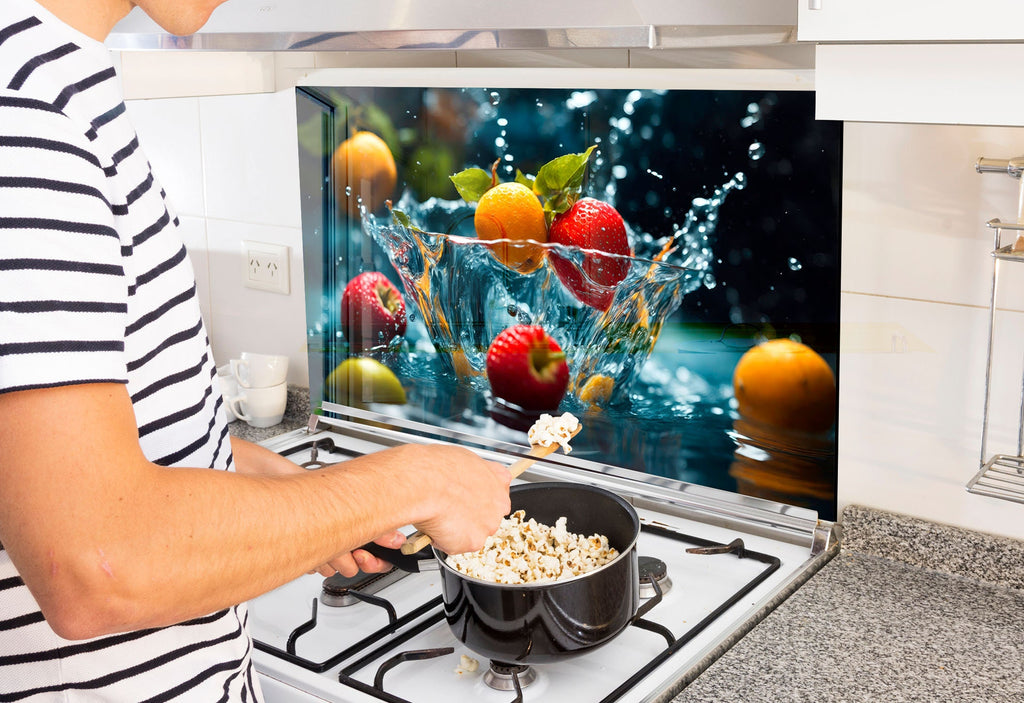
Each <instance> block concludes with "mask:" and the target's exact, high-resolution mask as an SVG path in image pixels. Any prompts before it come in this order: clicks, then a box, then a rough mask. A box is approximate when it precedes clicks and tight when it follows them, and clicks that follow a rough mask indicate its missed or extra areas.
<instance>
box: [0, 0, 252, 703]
mask: <svg viewBox="0 0 1024 703" xmlns="http://www.w3.org/2000/svg"><path fill="white" fill-rule="evenodd" d="M215 377H216V368H215V364H214V361H213V358H212V355H211V353H210V346H209V341H208V339H207V337H206V333H205V330H204V328H203V323H202V319H201V317H200V312H199V304H198V300H197V297H196V284H195V277H194V275H193V271H192V267H191V264H190V262H189V259H188V257H187V256H186V252H185V248H184V246H183V244H182V241H181V237H180V235H179V233H178V220H177V218H176V217H175V215H174V213H173V211H172V210H171V209H170V207H169V205H168V204H167V202H166V200H165V197H164V192H163V190H162V189H161V188H160V186H159V184H158V183H157V181H156V180H155V179H154V178H153V174H152V172H151V170H150V165H149V162H148V161H147V159H146V157H145V155H144V154H143V152H142V151H141V149H140V148H139V144H138V139H137V137H136V134H135V130H134V128H133V127H132V125H131V123H130V122H129V119H128V117H127V115H126V114H125V105H124V102H123V98H122V96H121V89H120V85H119V80H118V77H117V76H116V75H115V72H114V68H113V65H112V62H111V58H110V54H109V52H108V51H107V50H106V48H105V47H104V46H103V45H102V44H101V43H99V42H97V41H94V40H92V39H90V38H89V37H87V36H85V35H84V34H82V33H80V32H78V31H76V30H74V29H72V28H70V27H69V26H67V25H66V24H64V23H63V22H61V21H60V20H58V19H57V18H56V17H54V16H53V15H52V14H50V13H49V12H47V11H46V10H45V9H43V8H42V7H41V6H39V5H37V4H36V3H35V2H33V0H2V1H0V393H7V392H13V391H19V390H29V389H40V388H48V387H55V386H63V385H68V384H79V383H99V382H116V383H124V384H126V387H127V389H128V393H129V395H130V397H131V401H132V404H133V406H134V410H135V416H136V419H137V422H138V430H139V442H140V444H141V446H142V450H143V452H144V453H145V455H146V456H147V457H148V458H149V460H150V461H152V462H154V463H156V464H160V465H163V466H191V467H210V468H212V469H220V470H229V469H231V468H232V465H231V452H230V441H229V437H228V430H227V421H226V420H227V418H226V415H225V413H224V411H223V410H222V408H221V403H222V401H221V397H220V393H219V391H218V390H217V389H216V384H214V383H213V381H215V380H216V379H215ZM2 480H3V467H0V481H2ZM167 587H168V588H172V589H173V588H174V584H167ZM245 620H246V610H245V608H244V607H242V606H239V607H234V608H229V609H227V610H224V611H221V612H218V613H212V614H210V615H208V616H206V617H201V618H197V619H195V620H192V621H189V622H185V623H181V624H179V625H175V626H172V627H166V628H157V629H151V630H145V631H138V632H130V633H126V634H118V635H114V636H107V637H100V638H96V639H92V640H86V641H76V642H72V641H67V640H64V639H62V638H60V637H58V636H57V635H56V634H54V632H53V631H52V630H51V629H50V627H49V626H48V625H47V623H46V622H45V620H44V619H43V616H42V614H41V612H40V610H39V607H38V605H37V604H36V602H35V600H34V599H33V597H32V595H31V594H30V593H29V591H28V589H27V588H26V587H25V585H24V583H23V582H22V580H21V578H20V576H19V575H18V572H17V570H16V569H15V567H14V565H13V564H12V563H11V560H10V559H9V558H8V555H7V552H5V551H3V550H2V548H0V703H4V702H5V701H29V702H31V703H40V702H42V701H65V702H68V701H108V700H109V701H126V702H131V703H140V702H141V701H167V700H185V701H204V702H205V701H227V700H231V701H255V700H258V699H259V696H258V693H257V691H258V688H257V683H256V681H255V674H254V672H253V667H252V660H251V652H252V644H251V639H250V637H249V634H248V630H247V627H246V622H245Z"/></svg>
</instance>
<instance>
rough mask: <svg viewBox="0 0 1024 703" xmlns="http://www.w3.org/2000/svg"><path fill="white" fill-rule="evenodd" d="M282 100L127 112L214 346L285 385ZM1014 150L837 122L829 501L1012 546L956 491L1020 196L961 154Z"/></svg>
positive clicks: (975, 454)
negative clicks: (267, 252) (834, 446)
mask: <svg viewBox="0 0 1024 703" xmlns="http://www.w3.org/2000/svg"><path fill="white" fill-rule="evenodd" d="M281 68H288V67H281ZM296 70H298V69H296ZM293 101H294V98H293V93H292V91H291V90H290V89H286V90H281V91H278V92H271V93H262V94H252V95H233V96H219V97H202V98H180V99H169V100H155V101H150V102H145V101H139V102H135V101H133V103H132V104H131V106H130V109H131V112H132V116H133V118H135V119H136V121H137V123H138V127H139V132H140V135H141V136H142V138H143V140H144V142H145V144H146V145H147V148H148V150H149V153H150V154H151V160H152V161H153V163H154V167H155V168H156V169H157V174H158V176H160V177H161V178H163V180H164V182H165V183H166V184H167V187H168V190H169V191H172V193H171V194H172V197H174V198H176V199H179V201H180V202H181V203H182V205H181V206H180V208H181V210H182V212H183V213H184V214H185V215H187V217H183V222H184V223H185V224H186V229H187V239H188V241H189V248H190V253H191V255H192V258H193V262H194V264H195V265H196V268H197V273H198V275H199V278H200V286H201V287H203V288H204V289H205V296H206V302H205V303H204V305H206V306H208V310H204V312H205V313H206V314H208V318H207V319H208V321H209V322H210V326H211V339H212V341H213V345H214V353H215V355H216V356H217V357H218V359H219V360H226V359H228V358H230V357H231V356H234V355H237V354H238V353H239V352H240V351H242V350H243V349H252V350H260V351H269V352H275V353H284V354H288V356H289V357H290V359H291V360H292V364H291V367H292V368H291V371H290V373H289V381H291V382H293V383H304V382H307V381H308V370H307V367H306V357H305V350H304V339H305V337H304V327H305V324H304V310H303V291H302V276H301V273H300V272H301V268H300V265H301V259H300V257H301V236H300V229H299V227H300V222H299V210H298V193H297V182H298V178H297V159H296V155H295V142H294V140H295V136H294V129H295V124H294V102H293ZM197 114H198V116H197ZM197 121H198V124H197ZM197 142H198V145H197ZM1022 153H1024V129H1022V128H989V127H972V126H962V125H956V126H954V125H909V124H882V123H849V124H847V127H846V143H845V150H844V158H845V168H844V195H843V197H844V222H843V227H844V231H843V280H842V287H843V291H844V292H843V295H842V315H843V325H844V326H843V340H842V354H841V358H840V374H839V379H840V421H839V422H840V424H839V436H840V448H839V500H840V504H841V506H842V505H845V504H847V503H860V504H865V505H870V506H875V507H879V508H884V509H889V510H894V511H897V512H903V513H908V514H912V515H917V516H921V517H925V518H928V519H932V520H937V521H940V522H946V523H951V524H955V525H960V526H963V527H970V528H974V529H981V530H985V531H988V532H992V533H996V534H1003V535H1009V536H1013V537H1018V538H1024V506H1020V505H1016V504H1013V503H1009V502H1007V501H1001V500H998V499H993V498H986V497H982V496H976V495H972V494H968V493H967V492H966V490H965V488H964V486H965V484H966V482H967V481H968V480H969V479H970V478H971V476H972V475H973V474H974V473H975V471H976V470H977V468H978V465H979V460H980V436H981V416H982V399H983V393H984V368H985V350H986V344H985V342H986V337H987V315H988V297H989V292H990V282H991V270H992V269H991V258H990V257H989V256H988V253H989V251H990V249H991V245H992V233H991V232H990V231H989V230H988V229H986V228H985V225H984V223H985V222H986V221H987V220H989V219H991V218H994V217H1000V218H1003V219H1010V220H1012V219H1014V218H1015V217H1016V215H1017V194H1018V191H1017V188H1018V184H1017V183H1016V182H1015V181H1013V180H1012V179H1010V178H1008V177H1006V176H994V175H986V176H981V175H978V174H976V173H975V172H974V168H973V164H974V161H975V159H976V158H977V157H979V156H991V157H1010V156H1016V155H1018V154H1022ZM197 154H198V156H197ZM200 183H201V184H202V185H201V186H199V185H198V184H200ZM178 190H180V191H182V192H181V193H178V192H177V191H178ZM192 210H196V212H192ZM242 239H255V240H258V241H267V242H273V243H280V244H284V245H286V246H289V247H291V254H292V258H291V264H292V292H291V295H289V296H281V295H276V294H273V293H267V292H263V291H255V290H250V289H246V288H244V287H243V286H242V284H241V273H240V271H241V262H240V242H241V240H242ZM204 242H205V247H204ZM204 269H205V270H206V271H208V274H207V278H206V279H205V280H204V279H203V276H202V273H201V271H202V270H204ZM1016 273H1017V272H1015V271H1006V272H1004V274H1005V275H1004V276H1003V283H1005V284H1006V285H1005V286H1004V287H1001V288H1000V301H1001V307H1003V308H1005V310H1006V311H1005V312H1004V313H1002V314H1001V315H1000V322H999V325H997V331H999V333H1000V336H999V340H998V342H997V345H996V348H997V351H998V357H997V363H996V368H997V370H998V373H997V376H996V386H997V390H996V392H995V393H994V400H993V408H994V413H993V423H992V437H993V443H994V444H996V445H1000V446H998V447H997V448H998V449H999V450H1000V451H1005V450H1007V448H1008V450H1009V451H1015V449H1014V446H1013V445H1014V443H1015V437H1016V434H1015V433H1016V419H1017V416H1016V413H1017V402H1018V393H1019V388H1020V385H1021V369H1020V368H1019V367H1020V359H1022V358H1024V354H1022V351H1024V265H1022V266H1021V271H1020V272H1019V275H1016ZM1018 301H1021V302H1018ZM1014 360H1016V361H1014Z"/></svg>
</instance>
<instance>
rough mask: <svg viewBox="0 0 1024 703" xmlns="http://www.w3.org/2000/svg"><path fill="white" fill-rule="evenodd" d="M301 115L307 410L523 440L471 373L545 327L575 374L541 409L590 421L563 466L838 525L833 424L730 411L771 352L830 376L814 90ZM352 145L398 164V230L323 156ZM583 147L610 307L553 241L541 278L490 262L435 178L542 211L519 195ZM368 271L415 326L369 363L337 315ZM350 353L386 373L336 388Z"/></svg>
mask: <svg viewBox="0 0 1024 703" xmlns="http://www.w3.org/2000/svg"><path fill="white" fill-rule="evenodd" d="M296 100H297V115H298V125H297V128H298V141H299V154H300V181H301V189H302V225H303V257H304V263H305V276H306V281H305V283H306V285H305V290H306V309H307V343H308V346H309V361H310V389H311V396H312V398H313V399H314V400H313V403H314V407H316V406H317V405H318V402H319V401H327V402H330V403H336V404H342V405H346V404H350V405H354V406H356V407H360V408H361V409H363V410H366V409H369V410H371V411H373V412H375V413H378V414H380V415H381V416H382V419H389V418H390V419H393V420H394V421H395V422H396V423H398V424H402V423H406V425H405V426H406V427H408V426H409V425H408V424H407V423H411V422H415V423H422V424H421V425H420V426H421V427H423V426H426V427H434V428H439V430H440V431H441V432H442V433H443V432H445V431H452V432H459V433H463V436H473V437H480V438H484V440H485V441H499V442H509V443H512V444H516V445H522V444H523V443H524V440H525V435H524V432H523V429H524V428H525V427H528V426H529V424H530V418H531V417H532V415H531V414H530V413H520V412H518V411H517V410H516V409H515V408H514V407H513V408H512V410H511V412H509V407H508V406H509V403H505V402H499V401H496V399H495V394H494V393H493V389H492V387H491V380H490V379H489V378H488V375H487V372H486V369H485V361H484V360H485V358H486V356H487V352H488V351H489V347H490V344H491V343H492V342H493V339H494V337H495V336H496V335H497V333H498V332H500V331H501V330H502V329H504V328H506V327H510V326H514V325H519V324H535V325H540V326H541V327H543V328H544V329H545V331H546V332H548V333H549V334H550V335H551V336H552V337H553V338H554V339H555V340H556V341H557V342H558V343H559V344H560V346H562V347H563V349H564V350H565V351H566V353H567V356H568V362H569V376H570V382H569V387H568V388H567V390H566V392H565V394H564V396H563V398H562V401H561V403H560V405H559V406H558V407H557V409H556V408H551V411H552V412H561V411H571V412H573V413H574V414H576V415H577V416H578V417H580V418H581V419H582V421H583V424H584V431H583V432H582V433H581V434H580V436H579V437H578V438H577V440H576V441H575V442H574V445H573V452H572V455H571V458H576V459H578V460H579V461H580V462H581V464H587V465H602V466H611V467H616V468H622V469H627V470H631V471H640V472H643V473H646V474H651V475H657V476H665V477H667V478H672V479H676V480H682V481H685V482H689V483H696V484H701V485H707V486H711V487H714V488H723V489H726V490H730V491H736V492H740V493H747V494H751V495H758V496H761V497H766V498H769V499H772V500H777V501H780V502H784V503H789V504H795V505H803V506H806V507H810V508H813V509H815V510H817V511H818V512H819V514H820V515H821V517H823V518H826V519H833V518H834V517H835V475H836V442H837V437H836V432H835V414H836V412H835V405H834V404H833V405H831V406H828V405H827V404H826V405H824V406H819V407H824V408H825V409H826V410H825V411H824V414H825V415H826V417H824V419H823V420H822V419H821V418H817V419H816V421H814V422H812V423H811V424H812V425H813V427H812V429H811V430H808V429H806V427H803V426H799V425H800V423H799V422H797V423H796V426H794V425H793V423H791V422H788V421H786V420H784V419H783V420H779V421H778V422H774V421H768V422H764V421H763V417H762V419H760V420H758V419H753V418H750V417H747V416H745V415H744V414H741V413H740V412H739V408H738V404H737V399H736V397H735V392H734V384H733V373H734V370H735V368H736V365H737V363H738V362H739V360H740V359H741V358H742V357H743V356H744V354H745V353H746V352H747V351H748V350H749V349H751V348H752V347H754V346H756V345H757V344H759V343H760V342H762V341H764V340H766V339H776V338H791V339H794V340H797V341H800V342H801V343H803V344H805V345H807V346H809V347H810V348H811V349H813V350H814V352H815V354H816V355H817V356H819V357H820V358H821V360H822V361H823V363H824V364H827V366H828V369H829V371H830V373H831V374H832V375H833V376H836V375H837V374H838V368H837V366H838V364H837V353H838V337H839V250H840V231H839V222H840V217H839V206H840V190H841V184H840V180H841V178H840V174H841V163H840V161H841V125H840V124H838V123H834V122H823V121H817V120H815V119H814V97H813V93H811V92H807V91H792V90H790V91H768V90H623V89H601V88H587V89H572V90H570V89H552V88H545V89H540V88H525V87H520V88H481V87H466V88H451V87H406V86H401V87H398V86H385V85H378V86H319V87H315V88H313V87H310V88H299V89H298V90H297V96H296ZM360 131H369V132H373V133H374V134H376V135H378V136H379V137H380V138H381V141H382V142H383V143H384V144H385V145H386V148H387V150H388V151H389V152H390V154H391V155H392V156H393V158H394V162H395V167H394V168H395V175H396V178H395V182H394V186H393V187H391V185H390V183H389V182H388V181H387V179H386V178H385V179H384V186H383V188H384V189H385V190H386V193H385V194H384V195H386V197H387V199H388V200H389V201H390V204H391V207H392V208H394V212H392V211H390V210H389V209H388V205H386V204H384V202H383V198H377V197H376V196H373V195H372V194H371V193H370V191H369V190H367V189H366V182H367V180H368V179H369V178H370V177H369V176H363V177H362V180H359V179H356V180H353V181H351V182H347V181H345V178H346V176H345V175H344V174H342V173H341V166H339V161H338V160H337V159H335V158H334V155H335V152H336V150H337V149H338V148H339V146H340V145H342V144H343V143H345V142H346V140H349V139H350V138H351V137H352V136H353V135H354V134H356V133H357V132H360ZM590 147H594V151H593V152H592V153H591V154H590V156H589V158H586V159H584V160H583V161H585V163H586V168H585V171H584V172H583V177H582V179H581V182H580V184H579V189H578V192H573V194H572V195H573V196H585V197H592V198H594V199H596V200H600V201H603V202H605V203H607V204H609V205H612V206H614V208H615V209H616V210H617V211H618V212H619V213H620V214H621V216H622V218H623V220H624V222H625V225H626V228H627V230H628V234H629V239H630V245H631V250H632V253H633V256H632V257H631V258H630V259H629V260H628V266H626V267H625V268H628V273H627V274H626V277H625V278H624V279H623V280H622V281H621V282H619V283H618V285H611V286H609V288H610V289H611V293H610V294H609V296H610V297H611V298H612V300H611V302H610V304H609V308H608V311H607V312H605V311H603V310H602V309H601V306H600V305H595V304H593V301H591V302H590V303H588V302H587V301H586V300H585V299H584V300H583V301H581V299H580V298H581V296H579V295H578V292H579V289H578V284H576V287H575V289H574V284H573V283H572V282H571V281H569V283H568V284H567V283H566V280H565V275H564V268H563V270H561V271H560V270H559V269H558V267H557V266H556V265H554V264H553V263H552V262H553V261H555V260H557V259H558V258H559V256H562V257H563V259H571V258H572V257H573V256H576V257H577V258H576V261H577V263H578V264H579V268H580V269H584V270H586V269H587V263H586V254H585V253H580V252H575V251H567V250H563V249H558V248H557V247H553V246H551V245H548V247H547V249H546V250H545V251H544V252H543V254H542V255H541V257H540V258H541V262H540V264H539V266H538V267H537V268H536V269H535V270H530V269H529V267H519V270H516V268H515V266H513V267H511V268H510V267H508V266H506V265H504V263H503V262H502V261H499V259H500V252H499V253H498V256H496V255H495V252H494V250H493V249H491V248H488V247H487V246H484V245H482V244H481V243H480V241H479V240H478V239H477V237H476V234H477V233H476V231H475V227H474V211H475V208H476V203H475V202H474V201H473V200H472V198H471V199H470V201H469V202H467V201H466V200H465V199H463V198H460V193H459V192H458V191H457V190H456V188H455V187H454V185H453V182H452V179H451V178H450V177H451V176H453V175H455V174H457V173H460V172H463V171H464V170H465V169H479V173H483V174H486V175H488V176H490V178H491V179H492V182H493V181H500V182H510V181H514V180H519V181H521V182H522V183H525V184H527V185H528V186H530V187H533V189H534V190H535V191H539V192H542V193H544V188H543V181H544V180H545V178H544V176H543V175H542V176H541V177H540V181H541V182H542V183H541V185H536V186H535V182H532V181H531V179H532V178H534V177H537V176H538V174H541V173H542V169H543V167H544V165H545V164H547V163H548V162H550V161H552V160H553V159H556V158H558V157H562V156H565V155H573V154H577V155H578V154H583V153H586V150H587V149H588V148H590ZM570 158H571V157H570ZM479 173H477V174H476V176H477V177H479ZM545 173H550V171H547V172H545ZM353 185H354V186H355V187H353ZM375 188H376V189H377V191H379V190H380V188H381V186H379V185H377V186H375ZM360 194H363V195H366V196H367V197H366V198H364V199H363V200H362V201H361V202H355V203H354V204H355V205H357V206H359V205H361V206H362V207H361V208H359V207H351V208H350V207H347V206H348V205H349V204H350V203H352V201H353V200H357V199H358V197H359V195H360ZM544 194H546V195H550V193H544ZM474 197H475V196H474ZM553 199H555V198H554V197H551V198H549V200H553ZM555 205H557V203H556V204H555ZM396 213H397V214H396ZM549 219H550V218H549ZM669 240H673V246H674V251H672V252H671V253H669V254H668V255H667V256H660V255H659V252H661V251H662V250H663V249H668V248H671V247H666V246H665V244H666V242H668V241H669ZM656 259H658V260H656ZM625 268H624V270H625ZM365 271H377V272H381V273H383V274H384V275H385V276H386V277H388V278H389V279H390V280H391V281H392V282H393V283H394V284H395V286H396V288H397V289H398V290H399V291H400V292H401V295H402V298H403V301H404V305H405V308H406V310H407V315H408V323H407V326H406V328H405V329H404V330H403V331H402V333H401V334H397V335H396V334H393V333H387V335H386V337H387V338H383V337H378V338H376V339H374V340H373V341H374V342H380V346H379V347H377V348H375V349H365V348H363V349H360V348H357V346H356V345H354V344H353V342H352V337H351V330H350V329H349V328H347V327H346V326H345V325H343V324H342V319H341V318H342V305H341V299H342V296H343V293H344V290H345V288H346V286H347V285H348V283H349V282H350V281H351V280H352V279H353V278H355V277H356V276H357V275H358V274H360V273H363V272H365ZM363 324H364V325H368V324H369V323H365V322H364V323H363ZM352 357H368V358H370V359H372V360H373V362H372V363H373V364H380V365H382V366H383V367H385V370H379V369H380V367H379V366H374V369H377V370H376V371H372V372H368V374H367V375H366V376H361V377H359V378H356V377H355V376H353V375H352V374H351V373H347V374H344V375H345V378H346V379H347V380H348V381H350V383H349V384H348V387H347V388H343V387H342V386H339V382H338V381H339V374H338V373H335V375H334V376H333V377H332V376H331V374H332V372H335V370H336V369H339V367H341V365H342V364H343V363H344V362H346V360H348V359H350V358H352ZM767 366H768V367H769V371H768V374H769V376H771V371H770V368H771V367H772V364H768V365H767ZM761 374H762V375H761V376H760V377H759V378H764V375H763V374H764V372H763V371H762V372H761ZM776 375H777V374H776ZM396 381H397V385H400V386H401V391H400V392H399V393H398V394H396V393H395V388H396V385H395V382H396ZM591 381H593V382H592V383H590V384H589V385H588V382H591ZM765 383H770V382H768V381H765ZM343 385H344V384H343ZM354 386H359V391H358V393H356V394H353V390H352V388H353V387H354ZM389 389H390V390H389ZM381 401H384V402H381ZM786 402H787V401H786V399H785V398H783V399H782V400H781V401H772V403H771V408H769V410H771V409H772V408H778V407H781V406H783V405H785V404H786ZM806 412H808V411H807V410H806V409H805V413H806ZM817 412H818V413H819V414H822V411H820V410H818V411H817ZM769 415H771V413H769ZM524 417H525V418H526V419H525V420H524ZM775 417H779V415H778V413H776V415H775ZM817 420H821V421H817Z"/></svg>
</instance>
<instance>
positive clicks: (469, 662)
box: [459, 654, 480, 672]
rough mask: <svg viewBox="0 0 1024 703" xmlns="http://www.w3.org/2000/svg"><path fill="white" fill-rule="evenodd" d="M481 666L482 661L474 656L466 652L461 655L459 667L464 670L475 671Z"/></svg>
mask: <svg viewBox="0 0 1024 703" xmlns="http://www.w3.org/2000/svg"><path fill="white" fill-rule="evenodd" d="M479 667H480V662H478V661H477V660H476V659H474V658H473V657H467V656H466V655H465V654H463V655H462V656H460V657H459V668H460V669H462V670H463V671H469V672H473V671H476V670H477V669H478V668H479Z"/></svg>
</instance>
